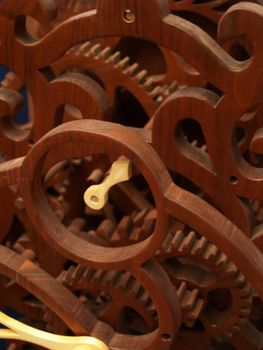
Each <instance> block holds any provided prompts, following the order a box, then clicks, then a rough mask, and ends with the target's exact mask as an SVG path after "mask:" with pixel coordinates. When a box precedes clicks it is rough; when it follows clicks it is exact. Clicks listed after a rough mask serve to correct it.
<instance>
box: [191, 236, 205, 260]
mask: <svg viewBox="0 0 263 350" xmlns="http://www.w3.org/2000/svg"><path fill="white" fill-rule="evenodd" d="M208 243H209V242H208V240H207V239H206V238H205V237H201V239H200V240H198V241H197V242H196V244H194V246H193V248H192V251H191V253H192V254H193V255H196V256H201V255H202V254H203V253H204V252H205V250H206V248H207V246H208Z"/></svg>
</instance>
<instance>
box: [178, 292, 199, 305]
mask: <svg viewBox="0 0 263 350" xmlns="http://www.w3.org/2000/svg"><path fill="white" fill-rule="evenodd" d="M197 296H198V289H193V290H192V291H187V292H186V293H185V297H184V299H183V300H182V303H181V306H182V308H183V309H185V310H190V309H192V308H193V306H194V304H195V302H196V299H197Z"/></svg>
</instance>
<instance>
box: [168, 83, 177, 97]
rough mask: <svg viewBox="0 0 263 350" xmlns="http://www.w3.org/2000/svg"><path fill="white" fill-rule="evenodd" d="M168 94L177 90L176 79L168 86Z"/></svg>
mask: <svg viewBox="0 0 263 350" xmlns="http://www.w3.org/2000/svg"><path fill="white" fill-rule="evenodd" d="M169 90H170V94H171V93H173V92H175V91H176V90H178V82H177V80H175V81H173V82H172V83H171V85H170V86H169Z"/></svg>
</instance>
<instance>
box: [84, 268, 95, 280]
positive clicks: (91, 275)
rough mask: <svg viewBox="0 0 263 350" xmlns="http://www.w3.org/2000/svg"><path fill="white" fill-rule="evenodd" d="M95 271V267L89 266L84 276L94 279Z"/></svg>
mask: <svg viewBox="0 0 263 350" xmlns="http://www.w3.org/2000/svg"><path fill="white" fill-rule="evenodd" d="M95 272H96V270H95V269H93V268H91V267H88V268H87V269H86V270H85V272H84V274H83V278H85V279H86V280H87V281H90V280H92V278H93V275H94V274H95Z"/></svg>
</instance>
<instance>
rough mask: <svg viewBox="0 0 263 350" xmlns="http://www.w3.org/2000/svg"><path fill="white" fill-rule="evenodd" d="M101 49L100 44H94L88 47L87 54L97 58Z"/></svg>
mask: <svg viewBox="0 0 263 350" xmlns="http://www.w3.org/2000/svg"><path fill="white" fill-rule="evenodd" d="M101 51H102V47H101V44H95V45H93V46H92V47H91V48H90V50H89V54H90V55H92V56H93V57H94V58H96V59H97V58H98V55H99V54H100V52H101Z"/></svg>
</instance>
